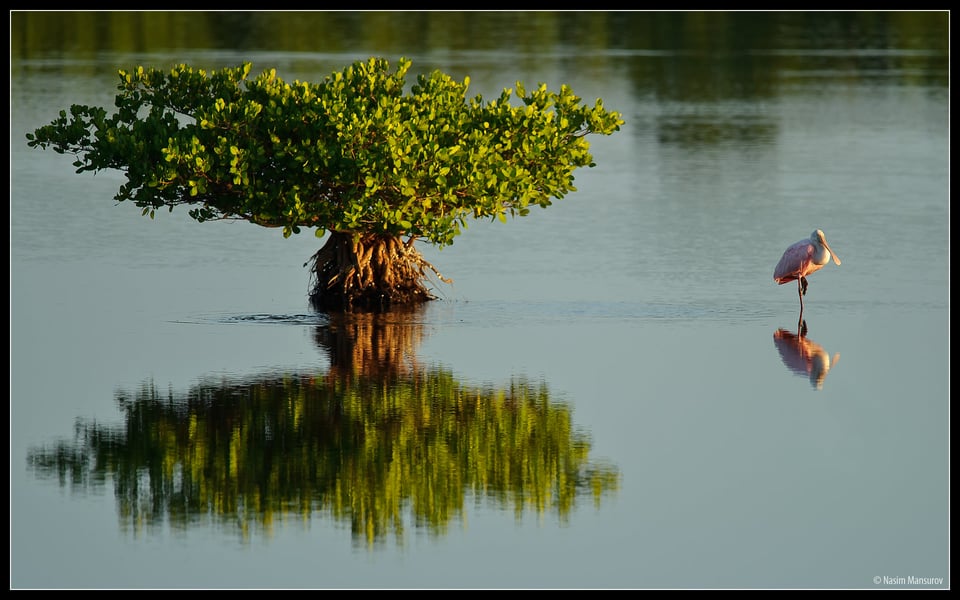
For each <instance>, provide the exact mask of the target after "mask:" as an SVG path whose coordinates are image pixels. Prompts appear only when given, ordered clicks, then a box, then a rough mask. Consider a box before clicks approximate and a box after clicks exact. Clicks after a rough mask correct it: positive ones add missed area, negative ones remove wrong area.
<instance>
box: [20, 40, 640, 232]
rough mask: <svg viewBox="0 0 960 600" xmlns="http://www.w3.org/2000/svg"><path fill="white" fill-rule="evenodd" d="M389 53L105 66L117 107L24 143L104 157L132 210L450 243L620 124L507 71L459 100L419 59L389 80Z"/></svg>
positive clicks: (82, 162) (548, 179)
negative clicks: (263, 64)
mask: <svg viewBox="0 0 960 600" xmlns="http://www.w3.org/2000/svg"><path fill="white" fill-rule="evenodd" d="M410 67H411V62H410V61H409V60H407V59H400V61H399V63H398V65H397V67H396V69H395V70H394V71H391V70H390V67H389V65H388V63H387V61H386V60H383V59H378V58H371V59H369V60H368V61H366V62H364V61H358V62H355V63H354V64H352V65H350V66H348V67H346V68H345V69H344V70H343V71H340V72H334V73H332V74H331V75H329V76H327V77H326V78H325V79H324V81H323V82H321V83H306V82H301V81H294V82H292V83H286V82H284V81H283V80H281V79H280V78H279V77H277V74H276V70H273V69H271V70H267V71H264V72H263V73H261V74H260V75H259V76H257V77H255V78H253V79H250V72H251V69H252V65H251V64H250V63H245V64H243V65H241V66H239V67H236V68H228V69H222V70H219V71H215V72H209V73H208V72H206V71H204V70H201V69H195V68H192V67H190V66H188V65H177V66H175V67H173V68H172V69H170V70H169V71H163V70H159V69H144V68H143V67H137V68H136V69H134V70H133V71H120V84H119V93H118V95H117V97H116V106H117V112H116V113H114V114H113V115H109V116H108V115H107V111H106V110H105V109H103V108H100V107H89V106H81V105H73V106H72V107H71V108H70V111H69V114H68V113H67V111H61V113H60V117H59V118H58V119H57V120H55V121H53V122H52V123H50V124H49V125H46V126H44V127H40V128H38V129H37V130H36V131H35V133H33V134H28V135H27V138H28V143H29V144H30V145H31V146H37V147H41V148H47V147H53V148H54V150H56V151H58V152H70V153H73V154H75V155H77V161H76V162H75V163H74V166H75V167H77V172H83V171H98V170H101V169H120V170H122V171H125V173H126V176H127V182H126V183H125V184H123V185H122V186H121V188H120V190H119V192H118V193H117V196H116V199H117V200H120V201H124V200H133V201H134V203H135V204H136V205H137V206H139V207H141V208H143V212H144V214H149V215H150V216H151V217H152V216H153V215H154V212H155V210H156V209H158V208H161V207H164V206H166V207H169V208H170V210H172V209H173V207H174V206H176V205H180V204H188V205H192V206H194V207H195V208H192V209H191V211H190V215H191V216H192V217H193V218H195V219H197V220H198V221H206V220H210V219H225V218H226V219H245V220H248V221H250V222H253V223H257V224H260V225H265V226H276V227H283V232H284V235H285V236H288V235H290V234H291V233H299V231H300V228H301V227H315V228H316V233H317V235H318V236H319V235H323V233H324V232H325V231H326V230H333V231H346V232H357V233H379V234H386V235H408V236H415V237H422V238H425V239H427V240H429V241H431V242H433V243H435V244H438V245H440V246H443V245H446V244H450V243H452V242H453V238H454V237H456V236H457V235H458V234H459V233H460V229H461V227H462V226H464V224H465V219H466V218H467V217H475V218H480V217H490V218H499V219H500V220H504V221H505V220H506V217H507V215H511V216H523V215H527V214H529V212H530V207H531V206H532V205H539V206H542V207H546V206H549V205H550V203H551V200H552V199H553V198H561V197H563V196H564V195H566V194H567V193H568V192H570V191H574V190H575V188H574V186H573V179H574V177H573V172H574V170H575V169H576V168H578V167H583V166H593V162H592V157H591V154H590V151H589V144H588V143H587V141H586V140H585V139H584V136H585V135H586V134H589V133H599V134H603V135H609V134H612V133H613V132H615V131H617V130H619V128H620V125H621V124H622V123H623V121H622V120H621V118H620V115H619V114H618V113H616V112H611V111H607V110H606V109H604V107H603V103H602V101H601V100H600V99H598V100H597V101H596V103H595V105H594V106H592V107H589V106H586V105H584V104H582V103H581V99H580V98H578V97H577V96H575V95H574V94H573V92H572V90H570V88H569V87H567V86H561V88H560V91H559V92H551V91H549V90H548V89H547V87H546V85H543V84H541V85H539V86H538V87H537V88H536V89H533V90H531V91H529V93H528V92H527V91H526V90H525V89H524V87H523V85H522V84H521V83H520V82H517V85H516V90H515V91H516V98H515V100H516V102H515V103H512V102H511V100H512V99H514V98H513V95H514V90H511V89H505V90H503V92H502V94H501V95H500V96H499V97H498V98H497V99H495V100H492V101H489V102H485V101H484V100H483V98H482V97H481V96H479V95H478V96H476V97H474V98H470V99H468V98H467V89H468V86H469V78H466V79H464V81H462V82H461V81H454V80H453V79H452V78H450V77H449V76H448V75H446V74H444V73H442V72H440V71H434V72H432V73H429V74H422V75H419V76H418V77H417V80H416V83H415V84H413V85H412V86H410V89H409V91H405V90H406V87H405V76H406V74H407V71H408V70H409V69H410Z"/></svg>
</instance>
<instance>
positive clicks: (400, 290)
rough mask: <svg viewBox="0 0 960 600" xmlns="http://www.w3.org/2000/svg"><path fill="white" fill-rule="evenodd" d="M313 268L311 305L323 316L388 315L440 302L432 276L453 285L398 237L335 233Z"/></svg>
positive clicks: (318, 256) (411, 246)
mask: <svg viewBox="0 0 960 600" xmlns="http://www.w3.org/2000/svg"><path fill="white" fill-rule="evenodd" d="M306 265H310V273H311V289H310V302H311V304H312V305H313V306H314V307H315V308H317V309H318V310H348V309H353V308H357V309H365V310H384V309H387V308H389V307H390V306H396V305H412V304H420V303H423V302H427V301H429V300H433V299H435V298H436V296H434V295H433V294H432V293H431V292H430V289H429V288H428V287H427V286H426V285H425V283H424V282H425V280H426V278H427V274H428V271H429V272H433V273H434V274H435V275H436V276H437V277H438V278H439V279H440V280H441V281H444V282H446V283H452V282H451V281H450V280H448V279H445V278H444V277H442V276H441V275H440V273H439V272H438V271H437V270H436V269H435V268H434V267H433V265H431V264H430V263H429V262H427V260H426V259H424V258H423V256H422V255H421V254H420V252H418V251H417V249H416V248H414V247H413V239H412V238H411V239H410V240H409V241H407V242H404V241H403V240H402V239H401V238H400V237H398V236H390V235H380V234H369V233H366V234H354V233H349V232H338V231H335V232H331V233H330V237H329V238H328V239H327V241H326V243H325V244H324V245H323V247H322V248H320V250H318V251H317V253H316V254H314V255H313V257H312V258H311V259H310V261H308V262H307V263H306V264H305V265H304V266H306Z"/></svg>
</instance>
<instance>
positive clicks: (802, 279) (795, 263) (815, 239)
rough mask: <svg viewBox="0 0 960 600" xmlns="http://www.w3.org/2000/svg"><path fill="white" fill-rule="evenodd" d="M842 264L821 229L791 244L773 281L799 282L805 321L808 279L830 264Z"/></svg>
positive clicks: (798, 286)
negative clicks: (804, 300) (805, 298)
mask: <svg viewBox="0 0 960 600" xmlns="http://www.w3.org/2000/svg"><path fill="white" fill-rule="evenodd" d="M831 257H832V258H833V262H835V263H837V265H839V264H840V257H838V256H837V255H836V253H835V252H834V251H833V250H831V249H830V246H829V245H827V238H825V237H824V236H823V232H822V231H821V230H819V229H817V230H816V231H814V232H813V233H811V234H810V237H809V238H808V239H805V240H800V241H799V242H797V243H796V244H791V245H790V247H789V248H787V249H786V251H784V253H783V256H782V257H781V258H780V262H778V263H777V268H776V269H774V270H773V280H774V281H776V282H777V283H778V284H780V285H783V284H784V283H787V282H789V281H793V280H794V279H796V280H797V293H798V294H799V296H800V318H801V320H802V319H803V297H804V295H806V293H807V277H808V276H809V275H811V274H812V273H816V272H817V271H819V270H820V269H822V268H823V266H824V265H825V264H827V263H828V262H830V258H831Z"/></svg>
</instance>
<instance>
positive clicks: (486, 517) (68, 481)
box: [10, 12, 949, 588]
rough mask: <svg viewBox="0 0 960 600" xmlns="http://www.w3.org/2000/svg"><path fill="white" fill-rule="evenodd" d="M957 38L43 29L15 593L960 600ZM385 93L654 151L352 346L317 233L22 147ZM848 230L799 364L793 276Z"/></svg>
mask: <svg viewBox="0 0 960 600" xmlns="http://www.w3.org/2000/svg"><path fill="white" fill-rule="evenodd" d="M948 24H949V21H948V15H947V14H946V13H934V12H924V13H915V12H893V13H880V12H863V13H721V12H710V13H646V12H634V13H600V12H587V13H376V12H369V13H350V12H344V13H300V14H297V13H269V12H262V13H225V12H221V13H108V12H101V13H24V12H15V13H12V15H11V136H10V149H11V226H10V234H11V244H10V255H11V259H10V267H11V279H10V283H11V287H10V299H11V313H10V317H11V318H10V321H11V323H10V324H11V338H10V350H11V352H10V354H11V359H10V369H11V384H10V392H11V411H10V416H11V463H10V467H11V476H10V483H11V493H10V500H11V508H10V521H11V540H10V542H11V543H10V551H11V561H10V564H11V586H12V587H15V588H38V587H40V588H48V587H49V588H59V587H109V588H118V587H124V588H125V587H161V588H168V587H173V588H188V587H189V588H192V587H268V588H286V587H315V588H317V587H319V588H331V587H341V588H376V587H418V588H433V587H445V588H458V587H478V588H505V587H536V588H559V587H573V588H638V587H639V588H649V587H669V588H674V587H680V588H686V587H695V588H712V587H742V588H754V587H791V588H823V587H841V588H902V587H911V586H914V587H940V588H946V587H949V559H948V556H949V533H948V523H949V511H948V497H949V470H948V468H949V459H948V447H949V425H948V416H949V400H948V388H949V375H948V369H947V363H948V356H949V340H948V325H949V293H948V284H949V259H948V249H949V226H948V217H949V214H948V212H949V209H948V206H949V191H948V189H949V188H948V181H949V162H948V161H949V142H948V139H949V137H948V135H949V109H948V97H949V79H948V61H949V54H948V38H949V35H948V27H949V25H948ZM371 55H379V56H384V57H386V58H388V59H390V60H391V61H394V60H396V59H398V58H399V57H401V56H407V57H409V58H411V59H412V60H413V69H412V71H414V72H420V71H427V70H430V69H434V68H440V69H443V70H444V71H446V72H448V73H449V74H451V76H453V77H455V78H462V77H464V76H467V75H469V76H470V78H471V82H472V83H471V91H473V92H476V93H480V94H483V95H484V97H493V96H495V95H497V94H499V91H500V90H501V89H502V88H504V87H511V86H513V85H514V83H515V82H516V81H517V80H520V81H523V82H524V83H527V84H528V86H529V85H532V84H534V83H538V82H545V83H547V84H548V85H549V86H550V87H551V88H552V89H556V88H558V87H559V86H560V85H561V84H563V83H567V84H570V85H571V87H572V88H573V89H574V91H575V92H576V93H578V94H579V95H581V96H582V97H584V98H587V99H593V98H596V97H600V98H603V100H604V103H605V105H606V106H608V107H609V108H613V109H615V110H619V111H620V112H622V113H623V115H624V118H625V120H626V124H625V125H624V127H623V129H622V131H620V132H618V133H617V134H615V135H613V136H611V137H604V138H595V139H592V140H591V142H592V149H593V152H594V158H595V161H596V163H597V166H596V167H595V168H593V169H587V170H582V171H580V172H578V173H577V186H578V189H579V191H578V192H577V193H575V194H571V195H570V196H568V197H567V198H564V199H563V200H561V201H558V202H557V203H556V204H555V205H554V206H552V207H550V209H549V210H546V211H535V212H534V213H533V214H532V215H531V216H530V217H529V218H527V219H520V220H517V221H514V222H510V223H508V224H506V225H503V224H499V223H492V224H491V223H480V222H476V223H471V224H470V227H469V229H468V230H467V231H466V232H464V234H463V235H462V236H461V237H460V238H458V239H457V241H456V243H455V244H454V245H453V246H451V247H449V248H445V249H444V250H442V251H437V250H435V249H433V248H430V247H424V248H422V249H421V250H422V251H423V252H424V253H425V254H426V255H427V258H428V259H429V260H431V261H432V262H433V263H434V264H435V265H437V266H438V267H439V268H440V270H441V271H442V272H443V273H444V275H446V276H448V277H451V278H453V279H454V281H455V283H454V284H453V285H452V286H446V285H443V284H440V285H439V286H438V288H437V291H438V292H439V293H440V294H441V296H442V298H441V299H440V300H439V301H437V302H434V303H431V304H430V305H429V306H427V307H425V308H424V309H422V310H420V311H414V312H413V313H401V314H393V315H388V316H387V317H382V318H376V319H374V318H367V319H364V318H355V319H352V320H351V319H347V320H342V319H338V318H336V316H328V315H322V314H317V313H314V312H312V311H311V310H310V309H309V308H308V306H307V299H306V292H307V285H308V277H307V272H306V269H305V268H303V266H302V265H303V263H304V262H305V261H306V260H307V259H308V258H309V257H310V255H311V254H312V253H313V252H314V251H315V250H316V249H317V248H318V247H319V245H320V243H321V240H317V239H316V238H315V237H313V236H312V235H310V234H309V233H306V234H301V235H299V236H294V237H292V238H290V239H287V240H285V239H283V238H282V237H281V236H280V235H279V233H278V232H276V231H273V230H265V229H262V228H259V227H256V226H252V225H246V224H236V223H234V224H225V223H205V224H202V225H200V224H197V223H195V222H193V221H192V220H191V219H189V217H188V216H187V215H186V212H185V211H174V213H173V214H167V213H166V212H163V213H159V214H158V215H157V218H156V219H155V220H153V221H151V220H150V219H147V218H143V217H141V216H140V211H139V210H138V209H136V208H135V207H133V206H127V205H119V206H116V203H115V202H114V201H112V197H113V195H114V193H116V190H117V188H118V187H119V185H120V184H121V183H122V182H123V176H122V174H120V173H111V172H102V173H99V174H97V175H96V176H91V175H89V174H85V175H82V176H81V175H76V174H74V173H73V168H72V167H71V166H70V163H71V162H72V160H71V159H70V158H69V157H65V156H60V155H57V154H55V153H52V152H41V151H38V150H32V149H30V148H28V147H27V146H26V143H25V138H24V135H25V134H26V133H27V132H31V131H33V129H35V128H36V127H39V126H40V125H43V124H46V123H48V122H49V121H50V120H52V119H53V118H54V117H55V116H56V115H57V113H58V111H59V110H61V109H65V108H67V107H69V105H70V104H72V103H83V104H98V105H102V106H106V107H108V108H109V107H112V101H113V95H114V93H115V87H114V86H115V82H116V71H117V69H120V68H129V67H131V66H136V65H138V64H142V65H145V66H160V67H163V66H169V65H170V64H172V63H176V62H188V63H192V64H196V65H198V66H202V67H205V68H216V67H220V66H233V65H236V64H237V63H239V62H242V61H251V62H253V63H254V70H255V71H259V70H262V69H267V68H273V67H275V68H277V70H278V74H279V75H280V76H281V77H283V78H284V79H287V80H293V79H298V78H299V79H306V80H311V81H317V80H320V79H322V78H323V77H324V76H325V75H327V74H329V73H330V72H332V71H334V70H339V69H341V68H343V67H344V66H346V65H347V64H349V63H350V62H352V61H354V60H357V59H363V58H367V57H369V56H371ZM815 228H821V229H823V230H824V231H825V233H826V235H827V239H828V240H829V241H830V243H831V245H832V247H833V249H834V250H836V252H837V254H838V255H839V256H840V257H841V258H842V260H843V264H842V266H839V267H838V266H836V265H833V264H831V265H829V266H827V267H825V268H824V269H823V270H822V271H821V272H819V273H817V274H816V275H814V276H813V277H811V279H810V290H809V292H808V295H807V297H806V310H805V317H806V320H807V324H808V326H809V332H808V335H807V337H806V340H805V343H803V344H801V343H800V341H798V340H797V339H796V338H795V337H793V336H792V335H791V334H796V333H797V312H798V299H797V294H796V288H795V287H794V286H791V285H785V286H777V285H776V284H775V283H774V282H773V281H772V272H773V267H774V265H775V264H776V261H777V260H778V259H779V257H780V254H781V253H782V251H783V249H784V248H786V246H787V245H788V244H790V243H792V242H794V241H797V240H799V239H802V238H804V237H807V236H808V235H809V234H810V232H811V231H812V230H813V229H815ZM798 356H809V357H810V358H811V360H810V363H809V364H810V365H811V370H813V366H817V365H819V370H813V375H811V373H810V372H808V371H807V368H806V366H805V365H806V364H808V363H806V361H804V362H803V365H804V367H803V368H801V369H800V370H799V371H798V370H797V368H796V360H797V357H798ZM825 357H826V358H827V359H828V360H829V368H825V367H826V365H827V363H826V361H825ZM818 376H819V377H818ZM908 577H920V578H943V581H942V582H941V583H932V584H930V585H927V586H916V585H914V584H911V583H910V580H908V579H907V578H908ZM875 578H879V579H877V580H876V581H878V582H879V583H875Z"/></svg>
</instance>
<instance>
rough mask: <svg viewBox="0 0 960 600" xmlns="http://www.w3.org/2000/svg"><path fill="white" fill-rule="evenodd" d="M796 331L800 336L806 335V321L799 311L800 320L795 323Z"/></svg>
mask: <svg viewBox="0 0 960 600" xmlns="http://www.w3.org/2000/svg"><path fill="white" fill-rule="evenodd" d="M797 333H798V334H799V336H800V337H807V322H806V321H804V320H803V313H802V312H801V313H800V322H799V323H797Z"/></svg>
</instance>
